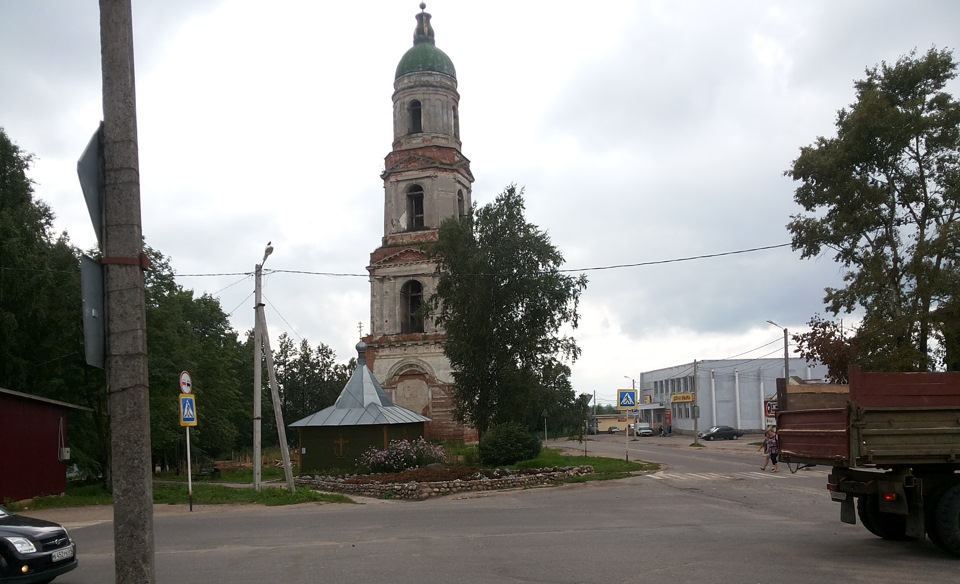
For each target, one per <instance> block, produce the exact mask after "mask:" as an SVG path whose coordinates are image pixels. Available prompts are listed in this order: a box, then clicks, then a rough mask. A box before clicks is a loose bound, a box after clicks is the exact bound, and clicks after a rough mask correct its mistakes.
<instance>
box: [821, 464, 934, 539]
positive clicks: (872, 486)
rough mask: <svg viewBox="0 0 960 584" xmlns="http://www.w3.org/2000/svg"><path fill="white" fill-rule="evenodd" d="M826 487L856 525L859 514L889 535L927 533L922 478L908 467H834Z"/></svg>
mask: <svg viewBox="0 0 960 584" xmlns="http://www.w3.org/2000/svg"><path fill="white" fill-rule="evenodd" d="M827 490H828V491H830V498H831V499H832V500H834V501H837V502H839V503H840V521H842V522H844V523H849V524H851V525H856V523H857V516H858V514H859V516H860V520H861V522H862V523H863V524H864V527H866V528H867V529H868V530H869V531H871V532H873V533H875V534H877V535H880V536H881V537H884V538H887V539H922V538H923V537H924V535H925V533H926V525H925V518H926V515H925V512H924V500H923V486H922V481H921V479H919V478H917V477H916V476H914V475H913V474H912V472H911V470H910V469H908V468H898V469H893V470H889V471H886V472H882V471H878V470H872V469H850V468H845V467H834V468H833V471H832V472H831V473H830V476H829V477H828V478H827ZM898 518H899V519H898Z"/></svg>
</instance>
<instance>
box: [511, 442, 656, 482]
mask: <svg viewBox="0 0 960 584" xmlns="http://www.w3.org/2000/svg"><path fill="white" fill-rule="evenodd" d="M586 465H589V466H592V467H593V474H592V475H584V476H579V477H571V478H569V479H567V480H566V481H564V482H568V483H585V482H589V481H608V480H611V479H622V478H625V477H628V476H630V475H632V474H633V473H635V472H640V471H654V470H658V469H659V468H660V465H659V464H656V463H651V462H642V461H641V462H627V461H625V460H622V459H619V458H610V457H606V456H570V455H567V454H564V453H563V451H561V450H558V449H555V448H544V449H543V450H541V451H540V456H538V457H537V458H534V459H532V460H524V461H521V462H518V463H517V464H515V465H512V466H511V467H510V468H545V467H553V466H586Z"/></svg>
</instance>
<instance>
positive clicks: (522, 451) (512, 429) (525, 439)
mask: <svg viewBox="0 0 960 584" xmlns="http://www.w3.org/2000/svg"><path fill="white" fill-rule="evenodd" d="M479 453H480V462H482V463H483V464H485V465H488V466H496V465H508V464H515V463H516V462H518V461H521V460H530V459H531V458H536V457H537V456H539V455H540V438H538V437H537V436H534V435H533V434H531V433H530V432H528V431H527V430H526V428H524V427H523V426H521V425H520V424H517V423H516V422H507V423H505V424H500V425H499V426H494V427H493V428H491V429H490V430H489V431H487V433H486V434H484V435H483V438H481V439H480V447H479Z"/></svg>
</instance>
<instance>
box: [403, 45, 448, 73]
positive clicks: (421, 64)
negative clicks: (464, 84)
mask: <svg viewBox="0 0 960 584" xmlns="http://www.w3.org/2000/svg"><path fill="white" fill-rule="evenodd" d="M420 71H433V72H434V73H443V74H445V75H449V76H450V77H453V78H454V79H456V77H457V70H456V69H454V68H453V61H451V60H450V57H448V56H447V54H446V53H444V52H443V51H441V50H440V49H438V48H437V47H435V46H434V45H432V44H430V43H420V44H419V45H413V46H412V47H410V50H409V51H407V52H406V53H405V54H404V55H403V58H402V59H400V64H399V65H397V76H396V77H395V79H399V78H400V76H401V75H406V74H407V73H417V72H420Z"/></svg>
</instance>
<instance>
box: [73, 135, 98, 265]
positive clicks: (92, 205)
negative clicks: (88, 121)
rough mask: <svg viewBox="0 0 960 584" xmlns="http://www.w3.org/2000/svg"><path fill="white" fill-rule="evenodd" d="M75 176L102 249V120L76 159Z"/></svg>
mask: <svg viewBox="0 0 960 584" xmlns="http://www.w3.org/2000/svg"><path fill="white" fill-rule="evenodd" d="M77 176H78V177H79V178H80V190H81V191H83V198H84V199H86V201H87V211H88V212H89V213H90V221H91V222H93V231H94V233H96V235H97V244H98V245H99V246H100V248H101V249H103V185H104V182H105V181H104V171H103V122H100V127H98V128H97V131H96V132H94V133H93V137H92V138H90V142H89V143H88V144H87V147H86V148H84V150H83V154H81V155H80V159H79V160H77Z"/></svg>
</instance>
